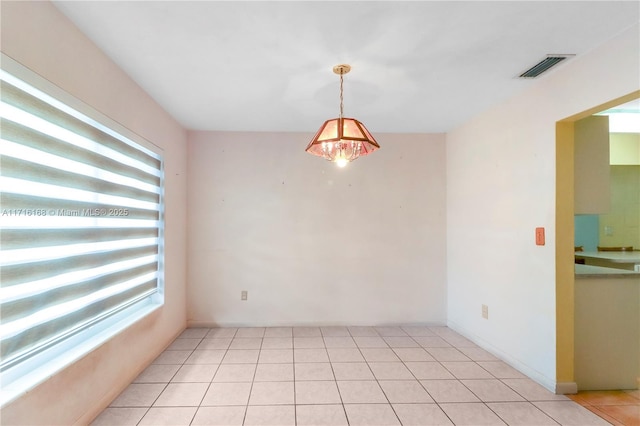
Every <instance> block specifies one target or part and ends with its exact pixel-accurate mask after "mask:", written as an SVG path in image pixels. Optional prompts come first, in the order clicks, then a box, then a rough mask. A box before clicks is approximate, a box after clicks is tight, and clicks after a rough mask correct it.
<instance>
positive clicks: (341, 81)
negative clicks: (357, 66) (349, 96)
mask: <svg viewBox="0 0 640 426" xmlns="http://www.w3.org/2000/svg"><path fill="white" fill-rule="evenodd" d="M343 82H344V78H343V77H342V74H340V118H342V117H343V115H344V107H343V105H342V101H343V96H342V84H343Z"/></svg>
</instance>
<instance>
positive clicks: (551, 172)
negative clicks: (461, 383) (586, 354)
mask: <svg viewBox="0 0 640 426" xmlns="http://www.w3.org/2000/svg"><path fill="white" fill-rule="evenodd" d="M639 41H640V37H639V33H638V26H637V25H636V26H634V27H632V28H630V29H627V30H626V31H623V32H621V33H620V34H619V35H618V36H617V37H615V38H614V39H611V40H610V41H608V42H607V43H605V44H603V45H601V46H599V47H598V48H597V49H594V50H592V51H590V52H588V53H585V54H583V55H581V56H578V57H576V58H575V59H572V60H571V61H570V62H568V63H566V64H565V65H563V66H561V68H558V69H557V70H555V71H553V72H552V73H550V74H549V75H548V76H546V77H541V79H540V81H539V82H538V84H536V85H535V86H533V87H532V88H531V89H530V90H526V91H524V92H522V93H521V94H519V95H517V96H514V97H513V98H511V99H509V100H507V101H505V102H503V103H501V104H499V105H496V106H495V107H493V108H491V109H489V110H487V111H485V112H484V113H482V114H479V115H478V116H476V117H474V118H473V119H472V120H470V121H469V122H467V123H465V124H464V125H462V126H460V127H459V128H458V129H456V130H454V131H452V132H450V133H448V134H447V280H448V287H447V288H448V311H447V315H448V323H449V325H450V326H451V327H453V328H455V329H456V330H458V331H460V332H462V333H463V334H464V335H466V336H468V337H470V338H471V339H472V340H474V341H476V342H478V343H479V344H481V345H482V346H484V347H486V348H489V349H490V350H493V351H494V352H496V353H498V354H500V355H501V356H502V357H504V358H505V359H506V360H507V361H508V362H510V363H511V364H513V365H515V366H517V367H518V368H520V369H521V370H522V371H524V372H526V373H527V374H528V375H529V376H531V377H533V378H535V379H536V380H538V381H539V382H540V383H542V384H543V385H545V386H546V387H548V388H550V389H555V387H556V385H557V384H558V383H557V380H556V379H557V378H558V377H561V376H562V374H561V372H558V371H556V349H557V348H559V347H563V346H564V345H566V344H567V343H565V339H569V336H558V337H559V338H558V339H557V340H556V337H557V336H556V326H558V324H557V323H556V320H557V317H556V302H557V309H558V310H559V311H570V312H571V311H572V310H573V299H572V298H571V297H567V298H563V299H561V300H556V285H558V286H559V287H562V286H568V287H569V292H570V293H571V292H572V291H573V290H572V289H573V287H572V285H573V279H572V277H569V279H568V280H566V281H565V280H564V279H563V280H562V281H559V282H556V275H555V274H556V258H555V244H556V237H557V236H558V235H560V238H564V239H566V240H568V241H571V242H570V243H569V244H572V243H573V230H572V228H571V229H569V228H565V229H556V223H555V212H556V203H555V189H556V164H555V155H556V145H555V144H556V134H555V132H556V122H557V121H559V120H562V119H564V118H566V117H569V116H572V115H574V114H577V113H580V112H582V111H585V110H587V109H589V108H591V107H594V106H597V105H601V104H604V103H605V102H607V101H610V100H612V99H616V98H619V97H622V96H624V95H627V94H629V93H631V92H633V91H635V90H638V88H639V81H638V75H640V63H639V62H640V58H639V56H638V54H637V53H638V51H640V45H639ZM560 167H562V165H560ZM569 216H570V219H572V218H573V212H570V213H569ZM571 223H572V222H571ZM540 226H542V227H545V228H546V237H547V238H546V245H545V246H536V245H535V231H534V230H535V228H536V227H540ZM571 256H572V253H569V256H568V257H567V259H566V262H572V258H571ZM561 293H562V292H561ZM562 294H564V293H562ZM571 294H572V293H571ZM481 304H486V305H488V307H489V319H488V320H484V319H482V317H481ZM572 321H573V318H572V317H571V316H568V317H566V318H563V319H562V322H563V323H562V324H560V325H561V326H564V322H569V323H572ZM561 328H562V327H561ZM565 328H566V330H569V334H570V335H571V338H572V330H573V328H572V326H569V327H565ZM565 328H562V329H563V330H564V329H565ZM567 342H569V341H568V340H567ZM569 345H572V343H571V342H569ZM572 350H573V349H572V348H571V351H572ZM571 354H572V352H571ZM571 354H570V355H571ZM569 358H570V360H572V357H571V356H569ZM569 362H570V363H571V362H572V361H569ZM560 380H565V379H564V378H561V379H560Z"/></svg>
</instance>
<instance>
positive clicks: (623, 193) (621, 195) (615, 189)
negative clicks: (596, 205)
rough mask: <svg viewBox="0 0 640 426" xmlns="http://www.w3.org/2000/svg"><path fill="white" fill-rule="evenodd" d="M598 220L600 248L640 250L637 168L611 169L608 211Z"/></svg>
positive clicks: (638, 167) (614, 167)
mask: <svg viewBox="0 0 640 426" xmlns="http://www.w3.org/2000/svg"><path fill="white" fill-rule="evenodd" d="M599 217H600V226H599V234H600V243H599V245H601V246H612V247H616V246H624V247H626V246H633V247H634V248H635V249H640V166H611V209H610V210H609V212H608V213H607V214H601V215H600V216H599ZM605 227H609V228H610V230H611V235H607V233H606V232H605Z"/></svg>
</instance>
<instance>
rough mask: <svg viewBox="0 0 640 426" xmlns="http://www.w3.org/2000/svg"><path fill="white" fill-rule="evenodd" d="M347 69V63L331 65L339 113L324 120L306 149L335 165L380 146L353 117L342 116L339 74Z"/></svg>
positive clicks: (341, 164)
mask: <svg viewBox="0 0 640 426" xmlns="http://www.w3.org/2000/svg"><path fill="white" fill-rule="evenodd" d="M349 71H351V66H350V65H346V64H342V65H336V66H335V67H333V72H334V73H336V74H338V75H339V76H340V116H339V117H338V118H332V119H331V120H327V121H325V122H324V124H323V125H322V127H320V130H318V133H316V135H315V136H314V137H313V139H312V140H311V143H309V145H308V146H307V149H306V151H307V152H308V153H309V154H313V155H317V156H318V157H322V158H324V159H326V160H329V161H332V162H334V163H336V164H337V165H338V167H344V166H346V165H347V163H349V162H351V161H353V160H355V159H356V158H358V157H362V156H365V155H367V154H371V153H372V152H373V151H375V150H376V149H378V148H380V145H378V143H377V142H376V140H375V139H374V138H373V136H371V133H369V131H368V130H367V128H366V127H364V124H362V123H361V122H359V121H358V120H356V119H355V118H344V117H343V106H342V85H343V75H345V74H346V73H348V72H349Z"/></svg>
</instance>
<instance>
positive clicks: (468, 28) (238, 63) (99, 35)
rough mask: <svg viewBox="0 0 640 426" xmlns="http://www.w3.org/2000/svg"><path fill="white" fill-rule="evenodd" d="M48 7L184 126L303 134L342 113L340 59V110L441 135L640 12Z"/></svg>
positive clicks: (374, 122) (384, 128) (426, 5)
mask: <svg viewBox="0 0 640 426" xmlns="http://www.w3.org/2000/svg"><path fill="white" fill-rule="evenodd" d="M54 4H55V5H56V6H57V7H58V8H59V9H60V10H61V11H62V12H63V13H64V14H65V15H67V16H68V17H69V18H70V19H71V20H72V21H73V22H74V23H75V24H76V25H77V26H78V27H79V28H80V29H81V30H82V31H83V32H84V33H85V34H86V35H87V36H88V37H89V38H91V39H92V40H93V41H94V42H95V43H96V44H97V45H98V46H99V47H100V48H101V49H102V50H103V51H104V52H105V53H106V54H107V55H108V56H109V57H110V58H111V59H112V60H113V61H115V62H116V63H117V64H118V65H119V66H120V67H121V68H122V69H124V71H125V72H126V73H127V74H129V75H130V76H131V77H132V78H133V79H134V80H135V81H136V82H137V83H138V84H139V85H140V86H141V87H142V88H143V89H144V90H145V91H146V92H148V93H149V94H150V95H151V96H152V97H153V98H154V99H155V100H156V101H157V102H158V103H159V104H160V105H162V106H163V107H164V108H165V109H166V110H167V111H168V112H169V113H170V114H171V115H172V116H173V117H175V118H176V119H177V120H178V121H179V122H180V123H181V124H182V125H184V126H185V127H187V128H189V129H199V130H230V131H304V132H310V133H313V132H315V131H316V130H317V129H318V128H319V127H320V124H322V122H323V121H324V120H326V119H328V118H332V117H335V116H337V115H338V105H339V104H338V102H339V100H338V89H339V79H338V76H336V75H335V74H333V72H332V67H333V66H334V65H336V64H340V63H348V64H351V66H352V71H351V73H349V74H348V75H346V76H345V83H344V88H345V93H344V105H345V116H347V117H355V118H357V119H359V120H361V121H362V122H363V123H364V124H365V125H366V126H367V127H368V128H369V130H370V131H371V132H372V133H374V134H375V133H376V132H445V131H448V130H450V129H452V128H454V127H455V126H457V125H459V124H461V123H462V122H464V121H465V120H467V119H469V118H470V117H472V116H473V115H475V114H477V113H479V112H480V111H482V110H484V109H486V108H488V107H489V106H491V105H492V104H495V103H496V102H499V101H500V100H502V99H505V98H507V97H509V96H512V95H514V94H515V93H517V92H519V91H522V90H524V89H525V88H527V87H530V85H532V84H536V82H537V81H538V80H539V79H542V78H545V77H544V76H545V75H543V76H541V77H539V79H538V80H522V79H517V78H515V77H516V76H517V75H518V74H520V73H521V72H522V71H524V70H526V69H527V68H529V67H530V66H532V65H534V64H535V63H536V62H538V61H539V60H541V59H542V58H544V57H545V56H546V55H547V54H553V53H555V54H558V53H572V54H576V55H577V57H576V58H573V59H570V60H568V61H565V63H568V62H570V61H575V60H579V57H580V55H581V54H584V53H585V52H588V51H589V50H591V49H593V48H594V47H596V46H598V45H599V44H601V43H603V42H604V41H606V40H608V39H610V38H611V37H613V36H615V35H616V34H618V33H619V32H621V31H623V30H624V29H626V28H628V27H630V26H631V25H633V24H635V23H637V22H638V21H639V16H640V11H639V9H640V6H639V3H638V2H636V1H623V2H618V1H602V2H593V1H565V2H562V1H553V2H552V1H550V2H542V1H533V2H524V1H511V2H483V1H471V2H462V1H422V2H419V1H410V2H401V1H369V2H354V1H318V2H309V1H297V2H294V1H285V2H274V1H258V2H245V1H159V2H156V1H106V2H105V1H71V2H68V1H55V2H54ZM639 54H640V53H639ZM562 66H564V65H560V66H559V67H562ZM559 67H558V68H559ZM552 72H553V70H551V71H550V72H549V73H552ZM594 84H597V82H594Z"/></svg>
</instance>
